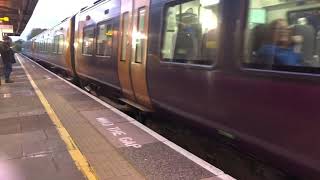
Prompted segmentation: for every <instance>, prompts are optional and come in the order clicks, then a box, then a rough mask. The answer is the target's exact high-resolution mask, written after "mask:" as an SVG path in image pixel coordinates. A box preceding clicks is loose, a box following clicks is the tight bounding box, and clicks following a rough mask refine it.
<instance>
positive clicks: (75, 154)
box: [16, 56, 97, 180]
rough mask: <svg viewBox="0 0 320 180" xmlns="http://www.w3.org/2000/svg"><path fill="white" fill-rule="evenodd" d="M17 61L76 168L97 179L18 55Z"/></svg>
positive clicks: (89, 177) (87, 177)
mask: <svg viewBox="0 0 320 180" xmlns="http://www.w3.org/2000/svg"><path fill="white" fill-rule="evenodd" d="M16 57H17V59H18V61H19V63H20V64H21V67H22V68H23V70H24V72H25V73H26V75H27V77H28V79H29V81H30V83H31V85H32V87H33V89H34V91H35V93H36V94H37V96H38V98H39V99H40V101H41V103H42V105H43V107H44V108H45V110H46V112H47V113H48V115H49V117H50V119H51V120H52V122H53V123H54V125H55V126H56V129H57V131H58V133H59V135H60V137H61V139H62V140H63V141H64V143H65V144H66V146H67V150H68V152H69V154H70V156H71V158H72V160H73V161H74V163H75V165H76V166H77V168H78V169H79V170H80V171H81V172H82V174H83V175H84V176H85V178H86V179H88V180H97V176H96V175H95V172H94V170H93V169H92V168H91V167H90V165H89V163H88V161H87V159H86V157H85V156H84V155H83V154H82V153H81V151H80V150H79V148H78V147H77V145H76V144H75V143H74V141H73V139H72V137H71V136H70V134H69V133H68V131H67V130H66V128H64V126H63V124H62V123H61V121H60V119H59V117H58V116H57V114H56V113H55V112H54V110H53V109H52V108H51V106H50V104H49V102H48V100H47V99H46V98H45V96H44V95H43V93H42V92H41V91H40V89H39V87H38V86H37V85H36V83H35V82H34V80H33V79H32V77H31V75H30V74H29V72H28V70H27V69H26V67H25V66H24V65H23V61H22V60H21V59H20V58H21V57H20V56H16Z"/></svg>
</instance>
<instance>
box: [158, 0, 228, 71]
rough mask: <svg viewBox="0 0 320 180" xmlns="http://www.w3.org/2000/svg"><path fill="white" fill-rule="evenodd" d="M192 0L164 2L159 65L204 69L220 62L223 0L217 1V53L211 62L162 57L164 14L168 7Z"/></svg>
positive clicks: (212, 67)
mask: <svg viewBox="0 0 320 180" xmlns="http://www.w3.org/2000/svg"><path fill="white" fill-rule="evenodd" d="M191 1H194V0H179V1H170V2H167V3H165V5H164V8H162V11H161V25H160V28H161V31H160V34H161V35H160V42H159V46H160V51H159V57H160V61H159V62H160V65H162V66H178V67H179V66H180V67H183V68H191V69H206V70H216V69H217V68H218V66H219V64H220V63H221V61H222V59H221V56H220V55H221V54H222V53H221V47H222V43H221V42H222V41H223V36H222V35H223V32H222V31H221V29H222V27H223V26H224V23H223V21H222V19H223V11H224V3H222V1H223V0H220V2H219V3H218V13H217V14H216V15H217V18H218V21H217V23H218V28H217V31H218V33H217V37H218V38H217V54H216V59H214V60H213V63H212V64H196V63H181V62H175V61H166V60H164V58H163V53H162V48H163V45H164V39H165V38H164V37H165V28H166V15H167V12H168V9H169V8H170V7H173V6H176V5H179V4H183V3H188V2H191Z"/></svg>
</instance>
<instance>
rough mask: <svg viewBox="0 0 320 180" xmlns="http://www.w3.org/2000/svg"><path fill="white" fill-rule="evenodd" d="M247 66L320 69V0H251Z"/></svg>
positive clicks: (303, 69) (247, 32)
mask: <svg viewBox="0 0 320 180" xmlns="http://www.w3.org/2000/svg"><path fill="white" fill-rule="evenodd" d="M244 54H245V59H244V62H243V64H244V66H245V67H248V68H255V69H269V70H279V71H293V72H307V73H319V72H320V69H319V68H318V67H320V59H319V55H320V2H319V1H301V2H297V1H296V0H287V1H285V2H280V1H267V0H251V4H250V9H249V16H248V24H247V30H246V39H245V48H244Z"/></svg>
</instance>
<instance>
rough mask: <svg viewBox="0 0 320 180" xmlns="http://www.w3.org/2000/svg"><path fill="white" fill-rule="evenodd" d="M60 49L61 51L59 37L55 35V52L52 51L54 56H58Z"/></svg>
mask: <svg viewBox="0 0 320 180" xmlns="http://www.w3.org/2000/svg"><path fill="white" fill-rule="evenodd" d="M58 49H59V35H55V36H54V37H53V50H52V52H53V53H54V54H58Z"/></svg>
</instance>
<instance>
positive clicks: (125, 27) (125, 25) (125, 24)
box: [120, 12, 129, 61]
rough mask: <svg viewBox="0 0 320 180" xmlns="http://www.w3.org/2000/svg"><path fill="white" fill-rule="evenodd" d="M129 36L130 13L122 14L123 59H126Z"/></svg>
mask: <svg viewBox="0 0 320 180" xmlns="http://www.w3.org/2000/svg"><path fill="white" fill-rule="evenodd" d="M128 38H129V13H128V12H126V13H124V14H123V15H122V41H121V58H120V60H121V61H125V60H126V56H127V41H128Z"/></svg>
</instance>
